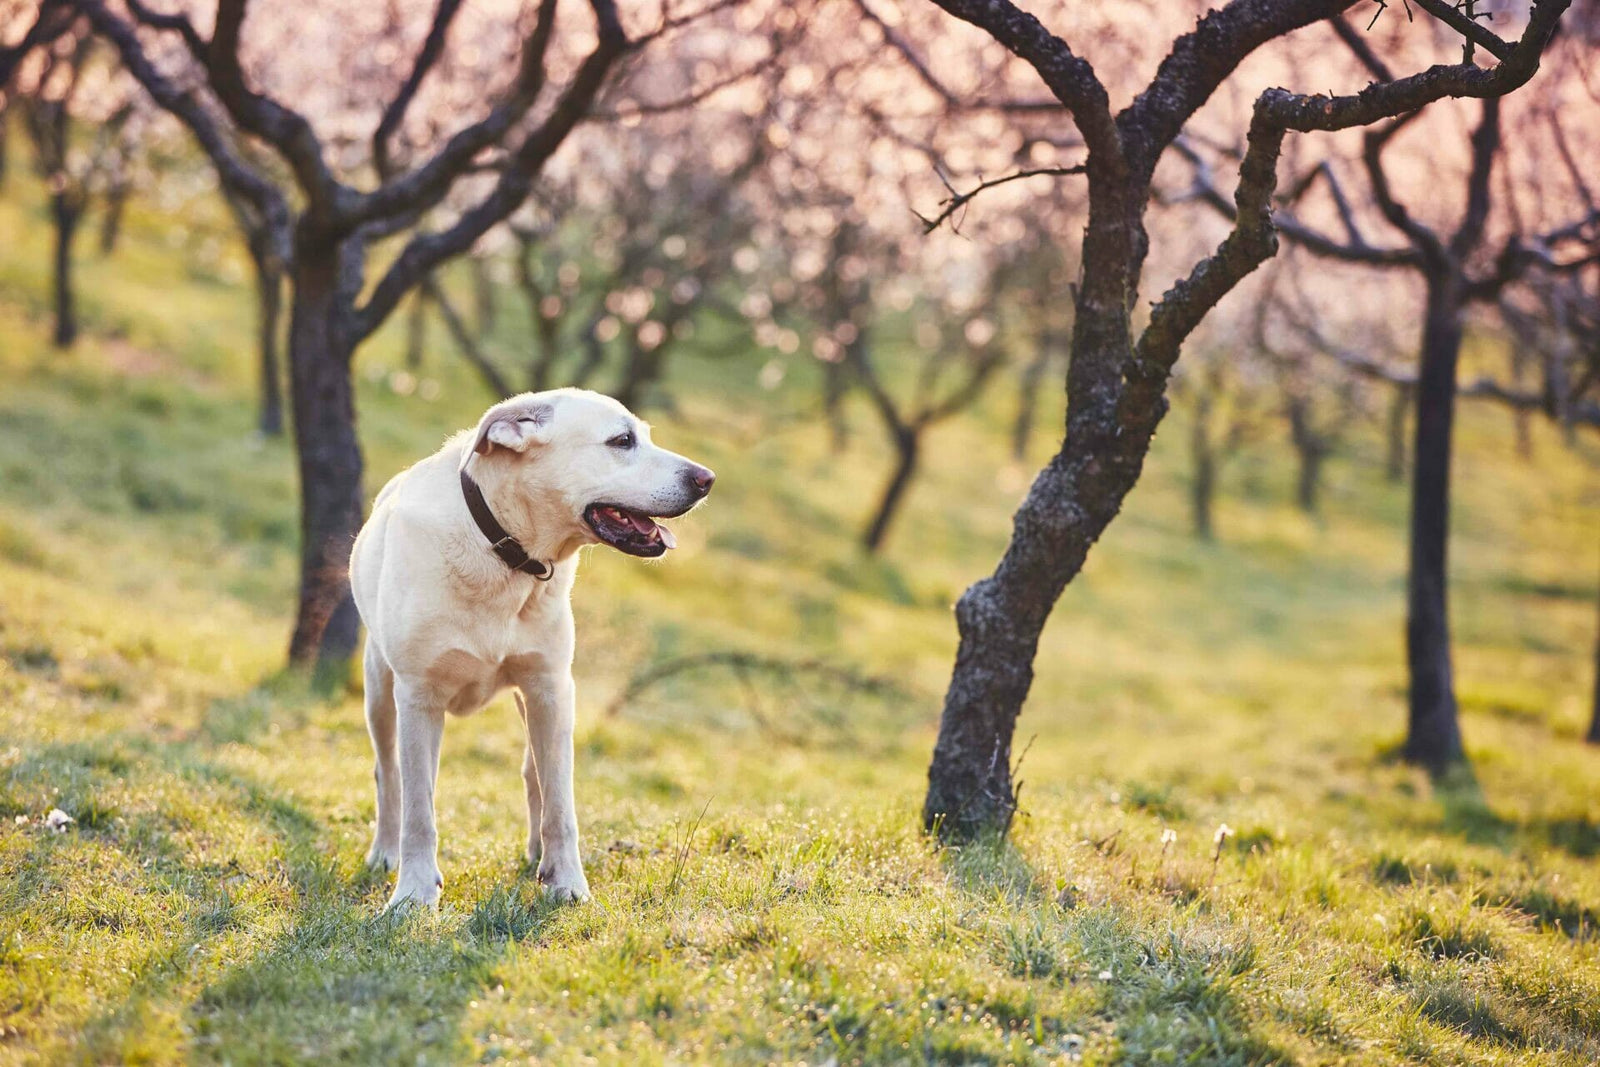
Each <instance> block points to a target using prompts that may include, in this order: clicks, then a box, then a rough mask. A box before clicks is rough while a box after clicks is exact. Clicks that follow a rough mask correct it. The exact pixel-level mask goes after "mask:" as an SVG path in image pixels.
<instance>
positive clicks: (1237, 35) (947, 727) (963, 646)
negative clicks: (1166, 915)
mask: <svg viewBox="0 0 1600 1067" xmlns="http://www.w3.org/2000/svg"><path fill="white" fill-rule="evenodd" d="M936 2H937V4H938V6H939V7H941V8H943V9H944V10H946V11H947V12H949V13H950V14H952V15H954V16H956V17H957V18H960V19H962V20H964V21H966V22H968V23H971V24H972V25H974V26H976V27H978V28H980V29H981V30H983V31H984V32H985V33H987V34H988V35H990V36H991V37H993V38H994V39H995V40H996V41H998V42H999V43H1000V44H1002V45H1004V46H1005V47H1006V49H1007V50H1009V51H1010V52H1011V53H1012V54H1013V55H1015V56H1017V57H1018V58H1020V59H1021V60H1022V61H1024V62H1025V63H1027V64H1028V65H1029V66H1031V67H1032V68H1033V70H1034V71H1035V72H1036V73H1037V75H1038V77H1039V78H1040V80H1042V81H1043V82H1044V84H1045V86H1046V87H1048V88H1049V90H1050V91H1051V93H1052V94H1053V95H1054V96H1055V97H1056V99H1057V100H1058V101H1059V102H1060V104H1061V106H1062V107H1064V108H1065V109H1066V110H1067V112H1068V113H1069V114H1070V115H1071V118H1072V120H1073V122H1074V124H1075V125H1076V127H1077V130H1078V132H1079V134H1080V135H1081V136H1082V138H1083V141H1084V144H1085V145H1086V148H1087V152H1086V157H1085V160H1084V163H1083V171H1082V172H1083V175H1084V177H1085V178H1086V180H1087V186H1088V200H1089V222H1088V226H1087V228H1086V230H1085V232H1084V235H1083V244H1082V260H1081V261H1082V264H1083V284H1082V287H1081V288H1080V290H1079V292H1078V297H1077V317H1076V321H1075V323H1074V329H1073V341H1072V362H1071V367H1070V369H1069V371H1068V374H1067V417H1066V436H1065V439H1064V441H1063V444H1062V446H1061V449H1060V451H1058V452H1057V453H1056V455H1055V456H1054V458H1052V459H1051V460H1050V462H1049V463H1048V464H1047V465H1046V466H1045V468H1044V469H1043V470H1042V471H1041V472H1040V473H1039V475H1038V476H1037V478H1036V479H1035V481H1034V483H1033V486H1032V488H1031V489H1030V490H1029V492H1028V495H1027V497H1026V499H1025V500H1024V501H1023V503H1022V505H1021V507H1020V508H1019V509H1018V511H1017V513H1016V517H1015V520H1014V524H1013V530H1012V537H1011V542H1010V544H1009V546H1008V547H1007V549H1006V552H1005V554H1004V556H1003V557H1002V559H1001V561H1000V564H999V566H998V567H997V569H996V570H995V572H994V573H993V574H992V575H991V576H989V577H987V578H984V579H982V580H980V581H978V582H977V583H975V584H974V585H973V586H971V587H970V588H969V589H968V590H967V591H966V592H965V593H964V594H963V595H962V597H961V598H960V600H959V601H958V603H957V606H956V624H957V629H958V632H959V635H960V644H959V647H958V650H957V653H956V660H955V667H954V670H953V672H952V675H951V681H950V686H949V689H948V690H947V692H946V696H945V705H944V711H943V714H942V717H941V720H940V730H939V739H938V742H937V745H936V747H935V749H934V754H933V760H932V763H931V765H930V767H929V775H928V778H929V781H928V794H927V799H926V802H925V805H924V809H923V817H924V821H925V823H926V824H927V825H928V826H929V827H930V828H936V829H938V830H939V832H941V833H942V834H945V835H947V836H957V837H963V836H968V835H971V834H974V833H978V832H982V831H990V830H996V829H1004V828H1005V827H1007V826H1009V824H1010V821H1011V818H1012V816H1013V813H1014V812H1015V810H1016V804H1017V800H1016V794H1015V790H1014V787H1013V783H1012V767H1011V741H1012V735H1013V733H1014V731H1015V724H1016V719H1017V716H1018V714H1019V713H1020V711H1021V707H1022V703H1023V700H1024V699H1025V698H1026V696H1027V693H1028V689H1029V686H1030V684H1031V681H1032V674H1033V668H1032V664H1033V659H1034V654H1035V651H1036V649H1037V647H1038V641H1039V635H1040V632H1041V630H1042V629H1043V627H1044V623H1045V620H1046V619H1047V618H1048V617H1049V615H1050V612H1051V610H1052V608H1053V607H1054V605H1055V602H1056V600H1057V599H1058V598H1059V596H1060V595H1061V593H1062V591H1063V590H1064V589H1065V587H1066V585H1067V583H1068V582H1070V581H1071V580H1072V578H1073V577H1074V576H1075V575H1076V574H1077V573H1078V571H1079V570H1080V569H1081V568H1082V566H1083V563H1084V560H1085V558H1086V557H1087V554H1088V552H1089V550H1090V548H1091V547H1092V546H1093V544H1094V543H1095V541H1096V540H1097V539H1098V538H1099V537H1100V535H1101V534H1102V533H1103V532H1104V531H1105V529H1106V527H1107V526H1108V525H1109V524H1110V522H1111V521H1112V519H1113V518H1114V517H1115V516H1116V514H1117V512H1118V510H1119V509H1120V508H1121V505H1122V501H1123V499H1124V498H1125V497H1126V495H1127V493H1128V492H1129V490H1131V489H1132V487H1133V485H1134V484H1135V482H1136V481H1137V480H1138V477H1139V473H1140V471H1141V469H1142V466H1143V462H1144V457H1145V455H1146V453H1147V452H1148V450H1149V446H1150V440H1151V437H1152V435H1153V434H1154V432H1155V429H1156V426H1157V425H1158V424H1159V423H1160V421H1161V418H1162V416H1163V415H1164V414H1165V411H1166V408H1167V403H1166V399H1165V395H1164V394H1165V387H1166V383H1167V378H1168V375H1169V374H1170V373H1171V371H1172V367H1173V364H1174V363H1175V362H1176V360H1177V358H1178V355H1179V353H1180V351H1181V349H1182V346H1183V343H1184V341H1185V339H1186V338H1187V337H1188V336H1189V334H1190V333H1191V332H1192V331H1193V330H1194V328H1195V327H1196V326H1197V325H1198V324H1199V323H1200V321H1201V320H1202V319H1203V318H1204V317H1205V315H1206V314H1207V312H1209V311H1210V309H1211V308H1213V307H1214V306H1215V305H1216V304H1217V303H1218V301H1220V300H1221V299H1222V298H1223V297H1224V296H1226V295H1227V294H1228V293H1229V292H1230V291H1231V290H1232V289H1233V288H1234V287H1235V286H1236V285H1237V284H1238V283H1239V281H1240V280H1241V279H1243V278H1244V277H1245V276H1246V275H1248V274H1250V273H1251V272H1252V271H1253V270H1255V268H1256V267H1258V266H1259V265H1260V264H1261V263H1262V262H1264V261H1265V260H1266V259H1268V258H1269V257H1270V256H1272V255H1273V253H1274V252H1275V251H1276V249H1277V243H1278V242H1277V231H1276V229H1275V227H1274V224H1273V217H1272V198H1273V194H1274V191H1275V188H1276V185H1277V163H1278V157H1279V155H1280V152H1281V151H1282V148H1283V144H1284V140H1285V138H1286V137H1287V135H1288V134H1289V133H1291V132H1295V133H1310V132H1315V131H1334V130H1343V129H1351V128H1356V127H1362V126H1370V125H1372V124H1374V123H1379V122H1384V121H1386V120H1392V119H1393V118H1394V117H1395V116H1400V115H1406V114H1410V113H1412V112H1414V111H1416V110H1418V109H1419V108H1421V107H1423V106H1425V105H1427V104H1429V103H1431V102H1433V101H1435V100H1438V99H1442V98H1444V97H1449V96H1474V97H1493V96H1500V95H1502V94H1504V93H1507V92H1509V91H1511V90H1512V89H1515V88H1517V87H1518V86H1520V85H1522V84H1524V83H1525V82H1527V81H1528V79H1529V78H1531V77H1532V76H1533V74H1534V72H1535V71H1536V70H1537V68H1538V65H1539V58H1540V55H1541V54H1542V52H1543V51H1544V48H1545V46H1546V44H1547V42H1548V41H1549V39H1550V37H1551V35H1552V33H1553V32H1554V30H1555V26H1556V23H1557V20H1558V19H1559V17H1560V15H1561V13H1562V12H1563V11H1564V10H1565V7H1566V4H1565V3H1564V2H1563V0H1541V2H1538V3H1536V4H1534V5H1533V8H1532V13H1531V16H1530V18H1529V21H1528V23H1527V26H1526V28H1525V29H1524V30H1523V33H1522V36H1521V38H1520V39H1519V40H1518V41H1516V42H1515V43H1510V42H1506V41H1503V40H1502V39H1500V38H1498V37H1495V36H1494V35H1493V34H1492V33H1491V32H1490V31H1489V30H1487V29H1486V28H1484V27H1483V26H1481V25H1479V24H1478V23H1476V22H1473V21H1471V20H1470V19H1466V18H1465V17H1464V16H1461V15H1459V13H1456V12H1454V10H1453V9H1446V8H1445V7H1444V5H1443V4H1441V3H1436V2H1435V0H1419V4H1418V6H1422V7H1423V8H1424V10H1427V11H1429V12H1430V13H1433V12H1434V11H1435V10H1436V9H1437V11H1438V14H1436V15H1435V17H1438V18H1441V19H1443V20H1446V21H1447V22H1449V23H1450V24H1451V25H1453V26H1457V27H1459V28H1460V30H1461V32H1464V33H1466V34H1468V35H1469V37H1470V38H1471V39H1472V40H1473V41H1474V42H1475V43H1476V44H1478V45H1481V46H1482V47H1484V49H1485V50H1486V51H1488V52H1490V53H1491V54H1492V55H1494V56H1496V58H1498V59H1499V62H1498V63H1497V64H1496V65H1494V66H1493V67H1490V68H1483V67H1480V66H1478V65H1477V64H1476V63H1473V62H1470V61H1464V62H1460V63H1455V64H1451V65H1435V66H1432V67H1430V68H1428V69H1426V70H1423V71H1420V72H1418V73H1415V74H1411V75H1408V76H1403V77H1384V78H1380V79H1378V80H1377V81H1375V82H1374V83H1373V84H1370V85H1368V86H1366V87H1364V88H1362V89H1361V90H1360V91H1359V92H1357V93H1354V94H1351V95H1333V96H1328V95H1322V94H1307V93H1297V92H1293V91H1290V90H1287V89H1281V88H1274V89H1267V90H1265V91H1263V92H1261V93H1260V94H1259V95H1257V96H1256V97H1255V103H1254V106H1253V108H1252V113H1251V119H1250V127H1249V133H1248V137H1247V145H1248V147H1247V149H1246V151H1245V153H1244V156H1243V159H1242V160H1241V163H1240V178H1239V184H1238V188H1237V190H1236V192H1235V194H1234V206H1235V212H1234V219H1233V224H1232V228H1231V229H1230V231H1229V233H1228V235H1227V237H1226V238H1225V239H1224V240H1223V241H1222V243H1221V244H1220V245H1219V246H1218V248H1217V249H1216V251H1215V252H1214V253H1213V254H1211V255H1210V256H1208V257H1206V258H1205V259H1203V260H1201V261H1200V262H1199V263H1197V264H1196V265H1195V266H1194V268H1193V269H1192V270H1191V271H1190V272H1189V273H1188V274H1187V276H1186V277H1184V278H1183V279H1182V280H1180V281H1178V282H1177V283H1176V284H1174V285H1173V286H1172V287H1171V288H1170V289H1168V290H1167V291H1166V292H1165V293H1164V294H1163V295H1162V296H1161V298H1160V299H1159V300H1157V301H1156V303H1155V304H1154V305H1153V306H1152V307H1151V308H1150V311H1149V316H1148V320H1147V322H1146V323H1145V324H1144V326H1143V329H1141V330H1138V331H1136V330H1135V328H1134V320H1133V313H1134V307H1135V305H1136V300H1137V296H1138V289H1139V282H1140V278H1141V273H1142V269H1143V265H1144V262H1145V259H1146V256H1147V254H1148V251H1149V238H1148V235H1147V233H1146V231H1145V227H1144V218H1145V213H1146V210H1147V205H1148V202H1149V199H1150V189H1151V181H1152V176H1153V174H1154V170H1155V166H1156V164H1157V162H1158V161H1159V160H1160V158H1161V156H1162V155H1163V154H1164V152H1165V151H1166V149H1167V148H1169V147H1170V146H1171V145H1172V143H1173V141H1174V140H1175V139H1176V138H1177V137H1178V135H1179V133H1180V132H1181V131H1182V129H1183V127H1184V124H1185V123H1186V122H1188V121H1189V119H1190V118H1191V116H1193V115H1194V113H1195V112H1196V111H1197V110H1198V109H1199V108H1200V107H1201V106H1202V105H1203V104H1204V103H1205V102H1206V100H1207V99H1208V98H1209V97H1210V96H1211V95H1212V93H1213V92H1214V91H1215V90H1216V89H1217V87H1218V86H1219V85H1221V84H1222V82H1223V81H1224V80H1225V79H1227V78H1228V77H1229V76H1230V75H1231V74H1232V73H1233V72H1234V70H1235V68H1237V67H1238V65H1239V64H1240V63H1241V62H1242V61H1243V60H1244V59H1245V58H1246V57H1247V56H1249V55H1250V54H1251V53H1252V52H1254V51H1256V50H1257V49H1258V48H1260V47H1261V46H1263V45H1265V44H1267V43H1268V42H1270V41H1273V40H1275V39H1277V38H1279V37H1282V36H1284V35H1287V34H1289V33H1292V32H1294V31H1295V30H1298V29H1301V28H1303V27H1306V26H1309V25H1313V24H1315V23H1317V22H1320V21H1323V20H1325V19H1330V18H1338V17H1339V16H1340V15H1341V13H1342V12H1343V11H1344V9H1345V8H1346V7H1348V6H1350V5H1349V4H1348V3H1346V2H1345V0H1273V2H1269V0H1231V2H1229V3H1227V4H1226V5H1224V6H1223V7H1221V8H1220V9H1218V10H1215V11H1212V12H1211V13H1209V14H1207V15H1206V16H1205V17H1203V18H1202V19H1201V20H1200V21H1199V22H1198V24H1197V25H1196V26H1195V28H1194V29H1193V30H1192V31H1191V32H1189V33H1187V34H1184V35H1183V36H1181V37H1179V38H1178V39H1177V40H1176V41H1175V42H1174V43H1173V46H1172V50H1171V51H1170V53H1169V54H1168V55H1167V57H1166V58H1165V59H1164V60H1163V61H1162V62H1161V64H1160V66H1159V67H1158V68H1157V71H1156V74H1155V76H1154V78H1153V79H1152V81H1151V82H1150V84H1149V85H1148V86H1147V87H1146V88H1145V89H1144V91H1142V92H1140V93H1139V94H1138V95H1137V96H1136V97H1135V98H1134V99H1133V101H1132V102H1131V103H1130V104H1129V105H1128V106H1127V107H1126V108H1124V109H1123V110H1122V111H1121V112H1119V113H1116V114H1113V112H1112V110H1111V105H1110V99H1109V96H1108V93H1107V90H1106V87H1105V85H1104V84H1103V83H1102V82H1101V80H1100V78H1099V77H1098V75H1097V74H1096V72H1095V69H1094V67H1093V66H1092V65H1091V64H1090V63H1089V62H1088V61H1087V60H1086V59H1085V58H1083V57H1082V56H1080V55H1079V54H1078V53H1077V52H1076V51H1074V50H1073V48H1072V47H1071V46H1070V45H1069V44H1068V43H1067V42H1066V41H1064V40H1062V39H1061V38H1059V37H1056V36H1055V35H1053V34H1051V33H1050V32H1049V31H1048V30H1046V29H1045V28H1044V26H1043V25H1041V24H1040V23H1039V21H1038V20H1037V19H1035V18H1034V17H1033V16H1031V15H1029V14H1027V13H1026V12H1024V11H1022V10H1021V9H1019V8H1017V7H1016V6H1015V5H1014V4H1012V3H1010V2H1009V0H983V2H980V0H936ZM1491 38H1492V45H1491V43H1490V39H1491Z"/></svg>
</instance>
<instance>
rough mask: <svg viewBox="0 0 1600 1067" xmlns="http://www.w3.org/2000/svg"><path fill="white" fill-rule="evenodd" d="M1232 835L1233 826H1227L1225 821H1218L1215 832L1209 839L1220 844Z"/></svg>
mask: <svg viewBox="0 0 1600 1067" xmlns="http://www.w3.org/2000/svg"><path fill="white" fill-rule="evenodd" d="M1232 836H1233V827H1231V826H1229V825H1228V824H1227V823H1220V824H1218V826H1217V832H1216V833H1214V834H1212V835H1211V840H1213V841H1215V842H1216V843H1217V844H1218V845H1219V846H1220V845H1221V844H1222V843H1223V842H1224V841H1226V840H1227V839H1228V838H1230V837H1232Z"/></svg>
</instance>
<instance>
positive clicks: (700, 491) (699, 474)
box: [683, 465, 717, 496]
mask: <svg viewBox="0 0 1600 1067" xmlns="http://www.w3.org/2000/svg"><path fill="white" fill-rule="evenodd" d="M683 480H684V481H686V482H688V483H689V488H690V489H691V490H693V492H694V494H695V495H696V496H705V495H706V494H707V493H709V492H711V484H712V483H713V482H715V481H716V480H717V476H716V475H715V474H714V473H712V472H711V471H708V470H706V468H704V467H701V466H698V465H691V466H688V467H685V468H684V469H683Z"/></svg>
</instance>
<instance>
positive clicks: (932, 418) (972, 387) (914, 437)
mask: <svg viewBox="0 0 1600 1067" xmlns="http://www.w3.org/2000/svg"><path fill="white" fill-rule="evenodd" d="M994 288H998V285H996V286H992V287H991V293H992V292H993V290H994ZM980 307H981V305H980ZM967 315H968V317H967V318H966V320H965V322H963V323H962V324H961V329H960V331H959V333H957V332H955V331H949V332H946V331H944V330H941V329H940V328H939V327H938V326H937V325H936V324H935V322H934V320H933V318H932V316H930V317H928V318H926V319H923V321H922V322H921V323H919V333H921V334H922V336H920V337H919V338H918V343H919V344H920V345H921V346H922V347H923V348H925V349H927V350H928V351H926V352H925V353H924V355H923V358H922V360H921V366H920V367H919V368H918V372H917V374H916V375H915V386H914V389H913V396H912V398H911V399H910V401H909V402H901V401H899V400H897V399H896V398H895V396H894V393H893V392H891V391H890V389H889V388H888V386H887V384H886V383H885V381H884V379H883V376H882V374H881V373H880V371H879V369H878V366H877V362H876V360H875V359H874V357H873V354H872V344H871V343H870V341H866V340H865V339H864V338H863V339H861V343H856V344H851V345H849V346H847V347H846V349H845V352H846V353H847V357H846V358H848V359H849V360H850V364H849V365H850V366H851V368H852V369H853V370H854V371H855V373H856V374H857V375H858V376H859V377H860V380H861V382H862V384H863V385H864V386H865V388H866V392H867V396H868V397H870V398H871V400H872V406H873V409H874V410H875V411H877V413H878V416H879V418H881V419H882V420H883V424H884V429H885V430H886V431H887V432H888V435H889V443H890V444H891V445H893V446H894V454H895V464H894V469H893V471H892V472H891V473H890V475H889V481H888V483H887V484H885V485H884V488H883V493H882V495H881V496H880V497H879V499H878V505H877V507H876V508H875V509H874V511H873V513H872V518H871V519H870V520H869V521H868V523H867V527H866V530H865V531H864V532H863V533H862V535H861V544H862V546H863V547H864V548H866V550H867V551H868V552H877V551H878V550H880V549H881V548H882V547H883V542H884V539H885V538H887V537H888V535H889V525H890V524H891V523H892V522H894V519H895V516H896V515H898V514H899V512H900V505H901V504H902V503H904V501H905V494H906V490H907V489H909V488H910V487H911V480H912V478H913V477H914V476H915V475H916V473H917V466H918V464H919V463H920V462H921V459H922V449H923V438H924V437H925V436H926V435H927V433H928V431H929V430H930V429H932V428H933V427H934V426H936V425H938V424H939V423H941V422H943V421H944V420H946V419H948V418H950V417H951V416H953V415H956V414H958V413H959V412H961V411H964V410H966V409H967V408H969V407H971V406H972V405H973V404H975V403H976V402H977V401H978V399H979V398H980V397H981V396H982V395H983V390H984V387H985V385H987V384H988V382H989V380H990V378H991V377H993V375H994V372H995V371H996V370H997V369H998V368H999V367H1000V366H1001V364H1002V363H1003V362H1004V348H1003V347H1002V346H1001V345H999V344H997V343H995V324H994V321H993V320H992V319H991V318H989V317H988V316H987V315H986V314H984V312H983V310H979V311H978V312H976V313H973V312H971V311H969V312H967ZM947 317H948V313H947ZM949 369H953V370H954V371H955V375H954V377H955V380H954V382H953V383H944V384H943V385H941V378H944V377H947V374H946V371H947V370H949Z"/></svg>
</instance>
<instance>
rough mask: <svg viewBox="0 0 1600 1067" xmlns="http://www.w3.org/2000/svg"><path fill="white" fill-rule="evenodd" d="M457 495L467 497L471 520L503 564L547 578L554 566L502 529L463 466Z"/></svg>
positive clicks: (487, 502)
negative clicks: (533, 555)
mask: <svg viewBox="0 0 1600 1067" xmlns="http://www.w3.org/2000/svg"><path fill="white" fill-rule="evenodd" d="M461 495H462V496H464V497H466V498H467V510H468V511H470V512H471V513H472V521H473V522H475V523H477V524H478V529H479V530H480V531H482V532H483V536H484V537H487V538H488V539H489V548H490V549H491V550H493V552H494V554H495V555H497V556H499V557H500V559H501V561H502V562H503V563H505V565H506V566H507V567H510V568H511V569H512V570H514V571H520V572H521V573H523V574H531V575H533V576H534V577H535V578H537V579H539V580H540V581H541V582H548V581H549V580H550V579H551V577H552V576H553V575H554V574H555V568H554V567H552V566H550V564H548V563H545V562H544V561H543V560H537V559H534V558H533V557H532V556H530V555H528V550H527V549H525V548H523V547H522V544H521V542H519V541H518V540H517V539H516V538H515V537H512V536H511V535H510V534H509V533H507V532H506V528H505V527H504V526H501V525H500V521H499V520H498V519H496V518H495V517H494V512H493V511H491V510H489V501H487V500H485V499H484V496H483V490H482V489H480V488H478V483H477V482H475V481H473V480H472V475H470V474H468V473H467V472H466V471H465V470H463V471H462V472H461Z"/></svg>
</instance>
